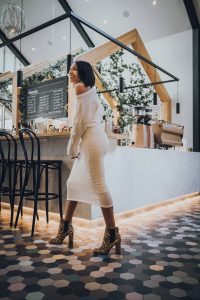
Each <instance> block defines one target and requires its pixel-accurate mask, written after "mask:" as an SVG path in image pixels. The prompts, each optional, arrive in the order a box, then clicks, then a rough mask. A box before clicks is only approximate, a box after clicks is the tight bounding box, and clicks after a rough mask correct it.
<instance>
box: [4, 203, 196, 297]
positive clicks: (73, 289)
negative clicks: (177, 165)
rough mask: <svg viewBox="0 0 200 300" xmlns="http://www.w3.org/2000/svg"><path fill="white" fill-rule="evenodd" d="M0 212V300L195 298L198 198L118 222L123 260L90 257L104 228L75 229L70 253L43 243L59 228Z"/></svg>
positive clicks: (112, 254) (112, 257)
mask: <svg viewBox="0 0 200 300" xmlns="http://www.w3.org/2000/svg"><path fill="white" fill-rule="evenodd" d="M30 221H31V220H30V216H23V218H22V220H21V221H20V224H19V227H18V228H17V229H15V230H14V229H12V230H11V229H10V227H9V215H8V211H6V210H2V211H1V214H0V299H1V300H9V299H20V300H22V299H27V300H40V299H44V300H51V299H55V300H59V299H69V300H76V299H77V300H78V299H80V298H81V299H87V300H93V299H102V300H103V299H105V300H107V299H116V300H117V299H128V300H129V299H133V300H139V299H141V300H142V299H145V300H147V299H148V300H158V299H163V300H165V299H166V300H173V299H185V300H189V299H200V226H199V225H200V200H199V198H198V197H196V198H194V199H188V200H185V201H182V202H178V203H176V204H173V205H169V206H167V207H166V206H165V207H161V208H157V209H154V210H152V211H150V212H146V213H143V214H140V215H137V216H134V217H130V218H127V219H124V220H120V221H118V224H117V225H119V227H120V231H121V234H122V255H115V254H114V250H112V252H111V253H110V255H108V256H98V257H93V255H92V249H93V248H94V247H96V245H98V244H99V243H100V241H101V238H102V235H103V230H104V229H103V227H98V228H91V229H85V228H78V227H77V226H76V227H75V247H74V249H72V250H69V249H68V247H67V246H66V243H65V244H64V245H61V246H53V245H49V244H48V242H47V241H48V238H49V237H50V236H53V235H54V233H55V232H56V228H57V223H55V222H53V221H51V222H50V223H49V225H47V224H46V222H45V220H41V219H40V221H39V222H37V226H36V234H35V239H34V240H31V239H30V237H29V234H30Z"/></svg>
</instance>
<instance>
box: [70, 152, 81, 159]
mask: <svg viewBox="0 0 200 300" xmlns="http://www.w3.org/2000/svg"><path fill="white" fill-rule="evenodd" d="M79 156H80V153H78V154H77V156H71V157H70V158H71V159H75V158H78V157H79Z"/></svg>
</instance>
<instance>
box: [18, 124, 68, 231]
mask: <svg viewBox="0 0 200 300" xmlns="http://www.w3.org/2000/svg"><path fill="white" fill-rule="evenodd" d="M19 138H20V142H21V145H22V149H23V153H24V160H25V168H24V180H23V184H22V191H21V195H20V201H19V206H18V210H17V216H16V221H15V227H16V226H17V224H18V219H19V214H20V210H21V209H22V206H23V199H24V198H25V199H26V200H32V201H33V202H34V209H33V220H32V230H31V236H33V235H34V228H35V218H36V216H37V210H38V201H45V204H46V220H47V223H48V221H49V216H48V201H49V200H58V204H59V212H60V218H61V219H62V215H63V214H62V177H61V167H62V160H41V159H40V141H39V138H38V137H37V135H36V134H35V132H34V131H32V130H30V129H28V128H23V129H21V130H20V131H19ZM50 170H54V171H56V172H57V180H58V182H57V186H58V191H57V192H56V193H55V192H50V191H49V189H50V187H49V171H50ZM43 174H44V178H45V191H44V192H41V179H42V176H43ZM31 175H32V179H31ZM30 183H32V193H31V195H28V196H26V191H27V190H30V189H31V188H30Z"/></svg>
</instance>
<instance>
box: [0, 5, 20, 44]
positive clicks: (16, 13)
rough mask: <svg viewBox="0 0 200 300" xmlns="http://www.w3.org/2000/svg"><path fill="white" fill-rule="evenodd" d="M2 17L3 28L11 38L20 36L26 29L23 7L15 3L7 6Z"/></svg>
mask: <svg viewBox="0 0 200 300" xmlns="http://www.w3.org/2000/svg"><path fill="white" fill-rule="evenodd" d="M0 17H1V18H0V21H1V22H0V25H1V28H2V29H3V31H4V32H5V34H6V35H7V36H8V37H9V38H12V37H14V36H17V35H19V34H20V33H21V32H22V30H24V29H25V17H24V11H23V7H22V8H21V7H19V6H18V5H16V4H13V3H8V4H5V5H4V6H3V8H2V10H1V16H0Z"/></svg>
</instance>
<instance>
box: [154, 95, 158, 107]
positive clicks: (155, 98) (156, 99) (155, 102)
mask: <svg viewBox="0 0 200 300" xmlns="http://www.w3.org/2000/svg"><path fill="white" fill-rule="evenodd" d="M157 104H158V94H157V93H156V92H154V93H153V105H157Z"/></svg>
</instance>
